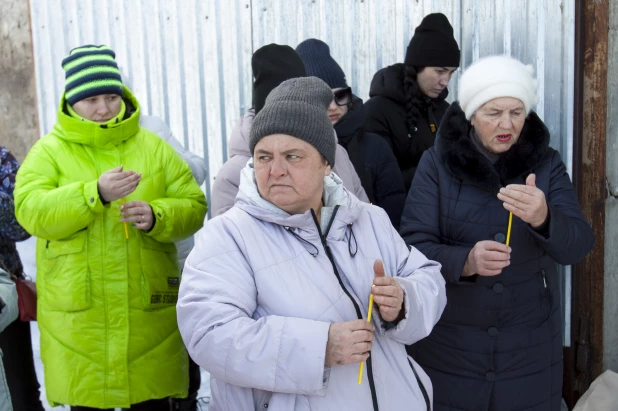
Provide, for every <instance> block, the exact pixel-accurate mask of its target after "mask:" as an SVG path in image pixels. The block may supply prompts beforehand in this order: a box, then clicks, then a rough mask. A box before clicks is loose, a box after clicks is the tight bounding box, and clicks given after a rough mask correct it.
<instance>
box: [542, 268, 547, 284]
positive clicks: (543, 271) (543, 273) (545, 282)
mask: <svg viewBox="0 0 618 411" xmlns="http://www.w3.org/2000/svg"><path fill="white" fill-rule="evenodd" d="M541 275H542V276H543V287H545V288H547V281H545V270H541Z"/></svg>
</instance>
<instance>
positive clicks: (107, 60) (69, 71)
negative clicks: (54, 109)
mask: <svg viewBox="0 0 618 411" xmlns="http://www.w3.org/2000/svg"><path fill="white" fill-rule="evenodd" d="M63 67H64V69H65V70H66V86H65V94H64V96H63V98H62V99H61V101H60V107H59V109H58V119H57V122H56V124H55V126H54V129H53V130H52V131H51V132H50V133H49V134H48V135H46V136H44V137H43V138H42V139H41V140H39V141H38V142H37V143H36V144H35V145H34V147H33V148H32V150H31V151H30V153H29V154H28V156H27V157H26V159H25V161H24V163H23V165H22V167H21V169H20V170H19V172H18V174H17V179H16V187H15V207H16V215H17V219H18V221H19V222H20V224H21V225H22V226H23V227H24V228H25V229H26V230H27V231H28V232H30V233H31V234H33V235H35V236H36V237H38V241H37V287H38V293H39V305H38V322H39V327H40V329H41V357H42V359H43V364H44V369H45V388H46V391H47V397H48V400H49V402H50V403H52V405H56V404H68V405H71V406H73V409H76V410H77V409H88V408H83V407H91V408H98V409H105V408H114V407H125V408H126V407H129V406H131V409H134V410H135V409H148V410H158V409H167V408H165V407H166V404H167V400H161V399H164V398H167V397H184V396H186V394H187V380H188V374H187V364H188V362H187V358H186V350H185V349H184V347H183V343H182V340H181V337H180V334H179V332H178V328H177V323H176V307H175V305H176V300H177V295H178V287H179V284H180V269H179V266H178V262H177V257H176V249H175V246H174V244H173V243H174V241H178V240H180V239H182V238H186V237H188V236H190V235H192V234H193V233H195V232H196V231H197V230H198V229H199V228H200V227H201V226H202V224H203V221H204V216H205V213H206V209H207V206H206V199H205V197H204V194H203V193H202V191H201V190H200V188H199V186H198V185H197V183H196V182H195V180H194V179H193V177H192V175H191V170H190V169H189V167H188V166H187V164H186V163H185V162H184V161H183V160H182V159H181V158H180V157H179V156H178V154H176V152H175V151H174V149H173V148H172V147H171V146H170V145H169V144H167V143H166V142H165V141H163V140H162V139H160V138H159V137H157V136H156V135H154V134H153V133H151V132H149V131H147V130H146V129H143V128H140V126H139V116H140V107H139V103H138V101H137V100H136V99H135V97H134V96H133V94H131V92H130V91H129V90H128V89H127V88H126V87H124V86H123V85H122V81H121V78H120V73H119V72H118V67H117V65H116V62H115V54H114V52H113V51H112V50H111V49H110V48H108V47H106V46H84V47H80V48H77V49H74V50H72V51H71V53H70V55H69V56H68V57H67V58H65V59H64V60H63Z"/></svg>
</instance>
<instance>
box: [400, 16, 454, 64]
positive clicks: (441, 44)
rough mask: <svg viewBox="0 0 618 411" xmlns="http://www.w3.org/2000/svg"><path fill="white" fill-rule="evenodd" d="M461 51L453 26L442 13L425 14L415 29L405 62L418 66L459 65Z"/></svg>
mask: <svg viewBox="0 0 618 411" xmlns="http://www.w3.org/2000/svg"><path fill="white" fill-rule="evenodd" d="M459 57H460V51H459V47H458V46H457V41H455V37H453V26H451V23H449V21H448V19H447V18H446V16H445V15H444V14H442V13H433V14H428V15H427V16H425V18H424V19H423V21H422V22H421V24H420V25H419V26H418V27H417V28H416V30H414V36H412V40H410V44H409V45H408V50H407V51H406V59H405V60H404V63H405V64H406V65H408V66H416V67H428V66H430V67H459Z"/></svg>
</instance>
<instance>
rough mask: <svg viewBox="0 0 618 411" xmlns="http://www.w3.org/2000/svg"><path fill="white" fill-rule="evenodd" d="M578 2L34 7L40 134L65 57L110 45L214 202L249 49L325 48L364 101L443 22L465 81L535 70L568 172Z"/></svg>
mask: <svg viewBox="0 0 618 411" xmlns="http://www.w3.org/2000/svg"><path fill="white" fill-rule="evenodd" d="M574 1H575V0H520V1H511V0H415V1H411V0H175V1H173V0H130V1H129V0H126V1H123V0H96V1H95V0H30V6H31V7H30V9H31V13H32V16H31V17H32V28H33V42H34V54H35V66H36V80H37V96H38V105H39V119H40V122H41V127H40V129H41V132H42V133H46V132H48V131H49V130H51V128H52V127H53V124H54V121H55V112H56V109H57V104H58V101H59V99H60V95H61V92H62V90H63V84H64V77H63V71H62V68H61V65H60V62H61V60H62V58H63V57H64V56H65V55H66V54H67V53H68V52H69V51H70V50H71V49H72V48H73V47H76V46H80V45H83V44H107V45H110V46H111V47H112V48H113V49H114V50H115V51H116V53H117V56H116V59H117V61H118V62H119V64H120V65H121V66H122V68H123V71H124V72H125V73H126V75H127V76H128V78H129V79H130V82H131V83H132V89H133V91H134V92H135V93H136V95H137V96H138V98H139V100H140V102H141V104H142V107H143V112H144V113H148V114H151V115H157V116H160V117H163V118H164V119H165V121H166V122H167V123H168V124H169V125H170V126H171V128H172V130H173V131H174V133H175V135H176V136H177V138H178V139H179V140H180V141H181V142H182V143H183V144H184V145H185V147H188V148H190V149H191V150H192V151H193V152H195V153H198V154H200V155H202V156H204V158H205V160H204V161H205V162H206V163H207V165H208V169H209V170H210V174H209V176H208V180H207V182H206V193H207V195H208V196H209V195H210V185H211V184H212V181H213V178H214V177H215V176H216V174H217V171H218V170H219V168H220V167H221V165H222V164H223V162H224V161H225V160H226V158H227V138H228V136H229V134H230V132H231V130H232V128H233V126H234V124H235V122H236V121H237V120H238V118H240V116H242V114H243V113H244V112H245V111H246V110H247V109H248V108H249V107H250V106H251V81H252V76H251V55H252V53H253V51H254V50H256V49H257V48H259V47H261V46H263V45H264V44H268V43H273V42H274V43H279V44H288V45H290V46H292V47H296V45H297V44H298V43H300V42H301V41H303V40H305V39H307V38H311V37H315V38H319V39H322V40H324V41H325V42H326V43H328V44H329V45H330V47H331V53H332V54H333V56H334V58H335V59H336V60H337V61H338V62H339V63H340V65H341V66H342V68H343V70H344V72H345V73H346V75H347V78H348V83H349V84H350V85H351V86H352V88H353V90H354V92H355V93H356V94H357V95H359V96H360V97H361V98H364V99H366V98H368V94H369V85H370V82H371V79H372V76H373V74H374V73H375V72H376V71H377V70H378V69H380V68H382V67H384V66H387V65H390V64H394V63H397V62H401V61H403V58H404V55H405V51H406V47H407V45H408V42H409V40H410V38H411V36H412V34H413V32H414V28H415V27H416V26H417V25H418V24H419V23H420V21H421V20H422V18H423V16H425V15H426V14H428V13H431V12H438V11H439V12H442V13H444V14H446V15H447V17H448V18H449V20H450V21H451V23H452V24H453V27H454V29H455V36H456V39H457V41H458V43H459V45H460V48H461V50H462V65H461V67H462V70H465V68H466V67H467V66H469V65H470V64H471V63H472V62H473V61H475V60H477V59H478V58H479V57H483V56H486V55H491V54H504V53H506V54H510V55H513V56H515V57H517V58H519V59H521V60H522V61H524V62H525V63H528V64H532V65H533V66H534V67H535V72H536V75H537V76H538V78H539V80H540V82H539V84H540V91H539V94H540V101H539V104H538V106H537V112H538V113H539V115H540V117H541V118H543V119H544V120H545V122H546V124H547V126H548V128H549V130H550V132H551V133H552V142H551V143H552V146H553V147H555V148H557V149H558V150H559V151H560V152H561V153H562V156H563V159H564V160H565V163H567V166H568V167H569V170H570V164H571V157H572V153H571V147H572V113H573V109H572V104H573V86H572V85H573V58H574V56H573V50H574V47H573V41H574V40H573V39H574ZM457 82H458V74H456V75H455V76H454V78H453V80H452V83H451V87H450V89H451V95H450V97H449V100H453V99H456V97H457V96H456V90H457ZM568 274H569V271H568V270H567V277H566V278H567V282H566V292H567V295H570V289H569V284H570V281H569V276H568ZM566 300H567V307H566V313H567V315H568V313H570V307H569V306H568V304H569V300H570V299H569V298H567V299H566ZM566 324H567V327H568V324H569V321H568V319H567V321H566ZM566 331H567V334H566V335H569V334H568V333H570V331H569V330H568V328H567V330H566Z"/></svg>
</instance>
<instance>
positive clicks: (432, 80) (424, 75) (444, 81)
mask: <svg viewBox="0 0 618 411" xmlns="http://www.w3.org/2000/svg"><path fill="white" fill-rule="evenodd" d="M455 70H457V67H424V68H423V69H422V70H421V71H420V72H418V73H417V75H416V82H417V83H418V87H419V88H420V89H421V92H422V93H423V94H424V95H426V96H427V97H431V98H437V97H438V96H439V95H440V93H442V91H443V90H444V89H445V88H446V87H447V86H448V82H449V81H450V80H451V76H452V75H453V72H454V71H455Z"/></svg>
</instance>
